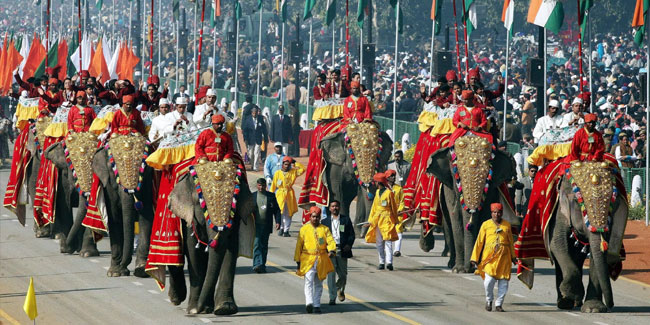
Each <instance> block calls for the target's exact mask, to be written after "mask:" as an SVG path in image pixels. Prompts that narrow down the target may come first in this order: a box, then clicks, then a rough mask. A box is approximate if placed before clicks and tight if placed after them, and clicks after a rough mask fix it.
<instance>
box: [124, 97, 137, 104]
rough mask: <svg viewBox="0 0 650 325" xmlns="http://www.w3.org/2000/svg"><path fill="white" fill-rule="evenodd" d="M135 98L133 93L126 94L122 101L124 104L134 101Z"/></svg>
mask: <svg viewBox="0 0 650 325" xmlns="http://www.w3.org/2000/svg"><path fill="white" fill-rule="evenodd" d="M134 100H135V98H134V97H133V95H126V96H124V97H122V103H124V104H126V103H133V101H134Z"/></svg>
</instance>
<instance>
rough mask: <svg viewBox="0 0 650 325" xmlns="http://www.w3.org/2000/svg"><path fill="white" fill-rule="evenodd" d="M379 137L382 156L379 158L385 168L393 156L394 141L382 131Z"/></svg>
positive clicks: (380, 163)
mask: <svg viewBox="0 0 650 325" xmlns="http://www.w3.org/2000/svg"><path fill="white" fill-rule="evenodd" d="M379 137H380V138H381V155H380V156H379V165H380V166H384V167H385V166H387V165H388V161H389V160H390V158H391V156H392V154H393V140H392V139H391V138H390V136H388V134H387V133H386V132H384V131H381V132H380V133H379Z"/></svg>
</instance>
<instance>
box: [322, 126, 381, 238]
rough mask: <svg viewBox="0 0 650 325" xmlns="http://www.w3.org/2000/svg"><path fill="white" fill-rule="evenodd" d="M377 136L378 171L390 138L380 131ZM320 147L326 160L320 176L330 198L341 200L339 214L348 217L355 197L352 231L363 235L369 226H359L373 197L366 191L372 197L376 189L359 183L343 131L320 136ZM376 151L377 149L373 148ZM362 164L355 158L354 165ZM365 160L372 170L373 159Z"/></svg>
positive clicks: (369, 207)
mask: <svg viewBox="0 0 650 325" xmlns="http://www.w3.org/2000/svg"><path fill="white" fill-rule="evenodd" d="M379 137H380V138H381V145H382V149H381V154H380V155H379V168H377V169H378V170H377V171H385V170H386V166H387V165H388V161H389V160H390V158H391V155H392V152H393V141H392V140H391V138H390V136H389V135H388V134H386V132H383V131H382V132H380V133H379ZM320 146H321V148H322V150H323V157H324V159H325V162H326V163H327V166H326V167H325V172H324V175H323V177H324V181H325V183H326V185H327V189H328V191H329V198H330V201H331V200H337V201H339V202H341V214H344V215H348V216H349V215H350V205H351V204H352V201H353V200H354V199H355V198H357V210H356V214H355V219H354V224H355V233H357V234H358V235H359V238H364V237H365V233H366V231H367V230H368V228H366V227H361V226H358V225H359V224H360V223H363V222H366V221H367V220H368V215H370V209H371V207H372V199H369V198H368V193H370V196H371V197H372V196H373V195H374V194H375V192H376V188H375V186H374V185H370V186H368V187H364V186H361V185H359V181H358V180H357V177H356V176H355V173H354V167H353V165H352V159H351V157H350V154H349V152H348V148H347V144H346V140H345V134H344V133H342V132H340V133H335V134H332V135H329V136H327V137H325V138H323V140H322V141H321V143H320ZM376 153H377V151H375V154H376ZM357 156H358V155H357ZM357 158H358V157H357ZM362 163H364V162H361V161H357V165H360V164H362ZM365 163H366V164H370V166H369V167H370V168H369V169H370V170H372V171H374V170H375V166H374V165H375V164H376V162H375V160H374V159H373V160H372V161H368V162H365ZM370 178H371V179H372V175H370ZM368 183H371V182H368Z"/></svg>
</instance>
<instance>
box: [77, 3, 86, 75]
mask: <svg viewBox="0 0 650 325" xmlns="http://www.w3.org/2000/svg"><path fill="white" fill-rule="evenodd" d="M77 18H78V20H79V25H78V28H77V33H78V34H79V35H77V36H78V37H77V38H78V39H79V71H77V73H79V75H81V70H83V69H84V67H83V61H82V59H81V58H82V57H83V55H82V53H81V50H82V49H83V46H82V44H83V43H82V39H81V0H77Z"/></svg>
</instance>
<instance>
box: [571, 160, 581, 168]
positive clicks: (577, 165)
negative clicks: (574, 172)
mask: <svg viewBox="0 0 650 325" xmlns="http://www.w3.org/2000/svg"><path fill="white" fill-rule="evenodd" d="M573 165H574V166H576V167H578V168H580V167H582V163H581V162H579V161H578V162H575V163H574V164H573Z"/></svg>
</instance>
